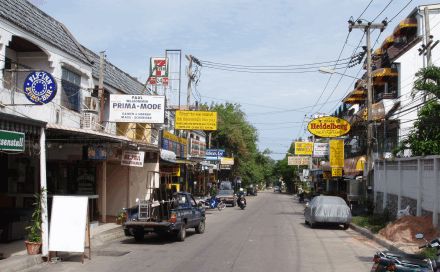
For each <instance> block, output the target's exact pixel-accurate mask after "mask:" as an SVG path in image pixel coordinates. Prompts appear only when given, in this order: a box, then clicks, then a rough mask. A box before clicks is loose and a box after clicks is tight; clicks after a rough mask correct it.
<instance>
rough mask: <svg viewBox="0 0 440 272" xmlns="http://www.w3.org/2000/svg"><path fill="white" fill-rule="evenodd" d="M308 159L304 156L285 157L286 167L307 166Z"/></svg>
mask: <svg viewBox="0 0 440 272" xmlns="http://www.w3.org/2000/svg"><path fill="white" fill-rule="evenodd" d="M309 164H310V157H305V156H289V157H287V165H309Z"/></svg>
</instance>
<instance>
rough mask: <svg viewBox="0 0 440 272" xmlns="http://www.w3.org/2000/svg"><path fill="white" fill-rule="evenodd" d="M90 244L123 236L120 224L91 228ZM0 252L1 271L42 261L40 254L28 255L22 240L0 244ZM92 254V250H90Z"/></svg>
mask: <svg viewBox="0 0 440 272" xmlns="http://www.w3.org/2000/svg"><path fill="white" fill-rule="evenodd" d="M90 235H91V241H90V243H91V246H92V249H93V248H94V247H99V246H102V245H103V244H104V243H106V242H109V241H112V240H116V239H120V238H122V237H124V231H123V230H122V226H121V225H117V224H115V223H107V224H102V225H99V226H96V227H93V228H91V233H90ZM0 252H2V253H4V257H5V259H3V260H0V271H1V272H13V271H21V270H24V269H27V268H30V267H32V266H34V265H37V264H40V263H42V262H43V259H42V256H41V254H39V255H33V256H32V255H28V254H27V252H26V248H25V245H24V241H22V240H21V241H15V242H12V243H7V244H0ZM92 254H93V251H92Z"/></svg>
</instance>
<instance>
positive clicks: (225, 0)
mask: <svg viewBox="0 0 440 272" xmlns="http://www.w3.org/2000/svg"><path fill="white" fill-rule="evenodd" d="M31 2H33V3H34V4H35V5H37V6H38V7H39V8H40V9H42V10H43V11H45V12H46V13H48V14H49V15H50V16H52V17H54V18H55V19H57V20H59V21H60V22H62V23H63V24H64V25H66V26H67V27H68V28H69V30H70V31H71V32H72V33H73V35H74V36H75V37H76V39H77V40H78V41H79V42H80V43H81V44H83V45H84V46H86V47H87V48H89V49H91V50H93V51H95V52H99V51H102V50H105V51H106V55H107V60H108V61H110V62H111V63H112V64H114V65H116V66H118V67H119V68H121V69H122V70H124V71H126V72H127V73H129V74H130V75H132V76H134V77H136V78H138V79H139V80H140V81H141V82H145V81H146V79H147V78H148V73H149V59H150V57H160V56H164V55H165V50H166V49H181V50H182V54H183V55H193V56H195V57H196V58H198V59H199V60H201V61H202V64H204V66H203V67H201V70H200V71H201V73H200V78H199V83H198V85H197V91H198V92H199V93H200V96H201V99H200V102H202V103H208V104H211V102H216V103H223V102H226V101H228V102H231V103H239V104H240V105H241V109H242V110H243V111H244V112H245V114H246V118H247V120H248V121H249V122H250V123H251V124H252V125H254V126H255V127H256V128H257V130H258V135H259V140H258V147H259V149H260V150H261V151H262V150H265V149H267V148H268V149H270V150H271V151H272V155H271V156H272V158H274V159H281V158H283V157H284V156H285V154H286V152H287V150H288V148H289V146H290V144H291V142H292V141H294V139H296V138H298V137H306V136H307V135H308V133H307V131H306V124H307V122H308V120H310V118H311V116H313V115H314V114H317V113H322V114H330V113H333V112H334V111H335V109H336V108H337V106H338V105H340V102H339V101H340V100H341V99H342V98H343V97H344V96H345V94H347V93H348V92H349V91H351V90H352V89H353V78H350V77H345V76H340V75H339V74H333V75H329V74H323V73H320V72H319V71H318V70H319V67H321V65H322V66H323V67H326V66H329V65H330V67H332V66H331V65H333V64H334V62H332V63H321V62H327V61H336V60H337V59H338V56H339V55H340V54H341V57H340V58H341V59H345V58H347V57H350V56H351V55H352V54H353V53H354V52H360V51H361V50H362V49H361V48H359V47H358V44H361V45H365V39H363V40H362V41H361V38H362V36H363V32H362V31H361V30H358V29H354V30H353V31H352V32H351V33H350V34H349V35H348V24H347V21H348V20H349V19H350V17H353V18H354V19H357V18H359V16H360V15H361V14H362V12H363V11H364V10H365V9H366V8H367V6H368V8H367V9H366V10H365V12H364V13H363V14H362V16H361V17H360V18H362V19H364V20H366V21H370V22H371V21H373V20H374V19H375V20H374V22H376V23H380V22H381V21H382V20H384V19H385V18H387V19H388V21H390V20H391V19H392V21H391V22H390V23H389V25H388V26H387V28H386V29H385V30H384V31H383V33H380V32H379V31H374V32H373V33H372V36H371V37H372V38H371V39H372V43H373V44H376V46H375V47H374V48H377V47H378V46H380V44H381V43H382V42H383V40H384V39H385V38H386V37H387V36H388V35H390V34H391V33H392V31H393V29H394V28H395V27H396V25H397V24H398V23H399V22H400V21H401V20H402V19H404V18H405V17H407V16H408V14H409V13H410V12H411V11H412V10H413V9H414V8H415V7H416V6H418V5H424V4H431V3H436V2H435V1H420V0H416V1H409V0H373V1H371V0H338V1H335V0H309V1H297V0H290V1H289V0H185V1H183V0H168V1H151V0H124V1H122V0H96V1H90V0H75V1H73V0H70V1H68V0H33V1H31ZM409 2H410V4H409V5H408V6H407V7H406V8H405V9H403V11H401V10H402V8H404V6H405V5H407V4H408V3H409ZM399 11H401V13H400V14H398V13H399ZM379 34H380V35H379ZM347 35H348V39H347ZM376 40H377V42H376ZM344 45H345V46H344ZM342 49H343V50H342ZM341 50H342V53H341ZM213 62H214V63H223V64H233V65H243V66H266V67H264V68H263V67H253V68H252V69H253V70H250V69H249V68H247V69H245V71H246V72H237V71H236V70H242V69H237V67H240V68H242V67H243V66H228V67H226V66H222V67H220V68H222V69H223V70H219V69H213V66H215V67H217V68H219V67H218V65H213V64H212V63H213ZM340 62H341V63H342V64H341V65H339V66H338V68H345V67H346V64H344V63H345V62H346V61H345V60H342V61H340ZM210 63H211V64H210ZM310 63H318V64H314V65H309V66H308V67H311V68H309V69H303V68H302V69H299V70H298V68H300V66H296V67H295V66H290V67H289V69H290V70H288V71H287V70H284V73H280V71H279V70H273V69H274V68H273V67H267V66H287V65H299V64H310ZM187 65H188V61H187V60H186V59H185V58H183V59H182V87H181V96H182V99H181V103H182V104H184V103H186V84H187V81H186V79H185V78H184V77H185V67H186V66H187ZM231 67H235V68H234V69H231ZM302 67H304V66H302ZM225 68H226V69H225ZM258 69H260V70H258ZM270 69H272V70H270ZM293 69H296V70H293ZM226 70H227V71H226ZM231 70H233V71H231ZM250 71H251V73H250ZM256 71H257V72H258V73H255V72H256ZM299 71H301V73H298V72H299ZM304 71H307V73H304ZM337 71H338V72H340V73H344V71H345V69H337ZM286 72H287V73H286ZM292 72H295V73H292ZM363 72H364V71H363V70H361V67H360V65H357V66H354V67H352V68H349V69H347V71H346V74H347V75H351V76H354V77H358V76H362V74H363ZM327 82H328V84H327ZM326 86H327V87H326ZM170 95H171V100H172V101H174V102H175V103H177V100H178V99H177V98H178V92H177V90H175V91H172V92H171V93H170ZM192 95H193V94H192ZM193 96H194V95H193ZM192 101H194V100H192ZM315 105H316V106H315ZM304 122H305V123H304Z"/></svg>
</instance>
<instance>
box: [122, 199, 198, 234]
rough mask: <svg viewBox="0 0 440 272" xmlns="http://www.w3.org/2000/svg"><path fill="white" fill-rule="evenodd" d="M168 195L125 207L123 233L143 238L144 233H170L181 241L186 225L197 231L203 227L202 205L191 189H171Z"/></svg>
mask: <svg viewBox="0 0 440 272" xmlns="http://www.w3.org/2000/svg"><path fill="white" fill-rule="evenodd" d="M168 199H169V200H161V201H144V202H139V203H138V205H136V206H134V207H132V208H129V209H125V211H126V213H127V221H126V222H125V223H124V224H123V228H124V233H125V235H126V236H133V237H134V239H135V240H136V241H142V240H143V239H144V236H145V234H147V233H157V234H159V235H164V234H173V235H174V236H175V237H176V238H177V240H178V241H184V240H185V237H186V229H188V228H195V231H196V232H197V233H203V232H204V231H205V224H206V217H205V209H204V207H203V205H198V204H197V202H196V201H195V199H194V197H193V196H192V195H191V194H190V193H186V192H177V193H173V195H172V196H171V197H169V198H168Z"/></svg>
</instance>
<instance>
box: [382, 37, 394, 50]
mask: <svg viewBox="0 0 440 272" xmlns="http://www.w3.org/2000/svg"><path fill="white" fill-rule="evenodd" d="M393 43H394V36H393V35H390V36H388V37H386V38H385V40H384V41H383V43H382V46H381V47H380V48H382V50H383V51H385V50H387V49H388V48H389V47H390V46H391V45H392V44H393Z"/></svg>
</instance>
